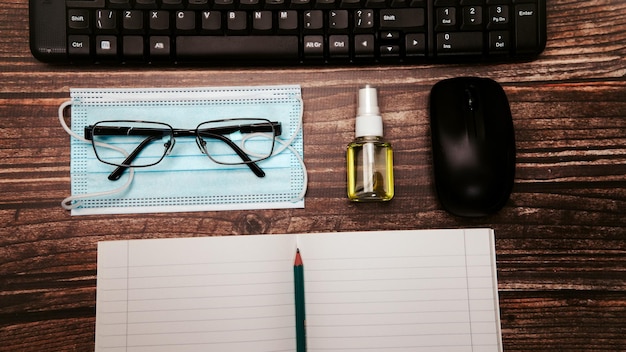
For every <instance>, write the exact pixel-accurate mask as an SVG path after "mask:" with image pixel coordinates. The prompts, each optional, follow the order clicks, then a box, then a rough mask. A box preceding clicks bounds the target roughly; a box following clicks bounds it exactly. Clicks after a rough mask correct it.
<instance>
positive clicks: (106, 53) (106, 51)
mask: <svg viewBox="0 0 626 352" xmlns="http://www.w3.org/2000/svg"><path fill="white" fill-rule="evenodd" d="M96 55H98V56H100V57H111V56H116V55H117V37H116V36H111V35H107V36H97V37H96Z"/></svg>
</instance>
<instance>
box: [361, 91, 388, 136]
mask: <svg viewBox="0 0 626 352" xmlns="http://www.w3.org/2000/svg"><path fill="white" fill-rule="evenodd" d="M357 103H358V109H357V116H356V124H355V134H356V137H365V136H372V137H382V136H383V119H382V117H381V116H380V110H379V109H378V97H377V93H376V88H373V87H370V86H369V85H366V86H365V88H361V89H359V99H358V102H357Z"/></svg>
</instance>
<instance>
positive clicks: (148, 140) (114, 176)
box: [108, 136, 169, 181]
mask: <svg viewBox="0 0 626 352" xmlns="http://www.w3.org/2000/svg"><path fill="white" fill-rule="evenodd" d="M160 138H161V136H150V137H148V138H146V139H144V140H143V142H141V143H140V144H139V145H138V146H137V148H135V150H133V152H132V153H130V155H128V157H127V158H126V159H125V160H124V162H122V164H123V165H128V166H118V167H117V168H116V169H115V170H113V172H111V173H110V174H109V177H108V179H109V180H111V181H117V180H119V179H120V177H122V174H123V173H124V171H126V169H128V168H129V167H130V166H131V163H132V162H133V160H135V158H137V156H138V155H139V153H141V151H142V150H143V149H144V148H145V147H146V146H147V145H148V144H150V143H151V142H153V141H155V140H157V139H160ZM168 143H169V142H168Z"/></svg>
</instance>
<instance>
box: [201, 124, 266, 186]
mask: <svg viewBox="0 0 626 352" xmlns="http://www.w3.org/2000/svg"><path fill="white" fill-rule="evenodd" d="M206 137H208V138H215V139H219V140H221V141H222V142H224V143H226V144H227V145H228V146H229V147H230V148H231V149H232V150H234V151H235V153H237V155H239V157H240V158H241V160H243V161H244V162H245V164H246V165H248V167H249V168H250V170H252V172H254V174H255V175H256V176H257V177H265V171H263V170H261V168H260V167H259V165H257V164H256V163H254V162H253V161H252V159H250V157H249V156H248V154H246V153H245V152H244V151H243V150H241V148H239V147H238V146H237V144H235V143H234V142H233V141H231V140H230V139H229V138H227V137H225V136H222V135H219V134H209V135H206ZM202 148H203V149H204V152H205V153H207V151H206V149H205V148H204V145H203V146H202ZM207 154H208V153H207Z"/></svg>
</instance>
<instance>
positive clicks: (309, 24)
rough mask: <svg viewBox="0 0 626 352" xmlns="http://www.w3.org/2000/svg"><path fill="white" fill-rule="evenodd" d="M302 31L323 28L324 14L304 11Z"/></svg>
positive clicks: (319, 11) (315, 11)
mask: <svg viewBox="0 0 626 352" xmlns="http://www.w3.org/2000/svg"><path fill="white" fill-rule="evenodd" d="M303 19H304V29H305V30H307V31H312V30H320V29H322V28H324V13H323V12H322V11H321V10H311V11H304V16H303Z"/></svg>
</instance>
